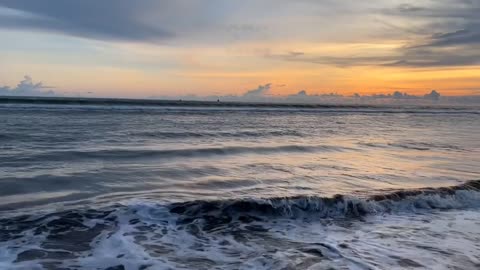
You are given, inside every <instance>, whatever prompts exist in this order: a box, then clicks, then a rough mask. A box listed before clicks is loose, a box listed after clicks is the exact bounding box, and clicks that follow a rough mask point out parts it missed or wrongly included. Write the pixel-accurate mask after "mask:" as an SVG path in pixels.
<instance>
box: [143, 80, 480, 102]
mask: <svg viewBox="0 0 480 270" xmlns="http://www.w3.org/2000/svg"><path fill="white" fill-rule="evenodd" d="M270 91H272V84H270V83H268V84H264V85H260V86H258V87H257V88H256V89H253V90H249V91H246V92H245V93H244V94H241V95H224V96H221V95H215V96H197V95H184V96H155V97H150V98H152V99H163V100H195V101H220V102H262V103H296V104H366V105H368V104H379V105H381V104H397V105H428V104H438V105H451V104H460V105H462V104H463V105H465V104H473V105H476V104H480V96H454V97H452V96H442V95H441V94H440V93H439V92H438V91H436V90H431V92H429V93H426V94H424V95H412V94H409V93H406V92H400V91H393V92H392V93H390V94H373V95H361V94H358V93H355V94H353V95H351V96H344V95H341V94H338V93H326V94H309V93H308V92H307V90H300V91H298V92H297V93H295V94H291V95H286V96H282V95H273V94H272V93H271V92H270Z"/></svg>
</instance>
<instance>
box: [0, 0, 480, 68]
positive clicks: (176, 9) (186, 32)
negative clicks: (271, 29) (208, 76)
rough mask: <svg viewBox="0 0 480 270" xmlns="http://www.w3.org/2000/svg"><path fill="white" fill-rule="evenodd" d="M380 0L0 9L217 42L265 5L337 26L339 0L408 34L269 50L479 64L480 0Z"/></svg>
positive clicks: (150, 36)
mask: <svg viewBox="0 0 480 270" xmlns="http://www.w3.org/2000/svg"><path fill="white" fill-rule="evenodd" d="M379 3H381V5H380V4H379V5H378V6H379V8H377V9H375V8H372V6H373V5H367V4H366V3H363V4H362V3H360V2H358V3H356V1H355V2H350V1H300V0H299V1H298V2H297V1H280V0H276V1H271V0H263V1H258V2H244V3H243V2H240V1H220V0H204V1H199V0H189V1H185V0H177V1H166V0H141V1H131V0H102V1H98V0H82V1H65V0H35V1H33V0H0V8H4V9H7V10H10V11H13V12H10V14H7V15H5V14H3V15H2V14H0V27H2V28H7V29H29V30H32V29H33V30H38V31H47V32H56V33H63V34H66V35H71V36H78V37H85V38H90V39H98V40H107V41H111V40H113V41H116V40H120V41H135V42H153V43H157V42H164V41H170V40H183V41H187V42H188V44H189V45H192V44H193V45H194V44H195V42H196V41H195V40H196V39H195V38H193V36H197V37H198V36H209V37H210V38H206V39H208V40H209V42H213V43H215V44H218V43H219V42H221V41H222V38H225V36H220V35H217V34H215V33H216V32H215V30H214V29H218V28H222V27H224V28H225V27H227V25H228V24H229V22H228V18H231V17H240V18H241V19H243V21H244V23H247V22H248V21H249V19H251V18H249V16H250V15H249V14H250V13H251V12H244V13H242V10H243V11H245V10H254V11H258V12H260V11H265V12H267V11H268V12H269V14H270V15H272V14H276V12H280V11H282V10H283V11H284V10H285V9H287V10H289V12H290V13H288V14H290V15H292V16H297V15H301V14H306V13H308V12H309V11H310V10H317V9H318V8H319V7H320V8H322V10H324V11H325V12H326V11H328V10H330V12H327V13H325V14H323V13H322V14H323V16H327V15H330V16H332V18H331V24H332V25H330V26H329V27H335V25H336V23H339V22H337V21H336V18H337V17H336V16H337V15H338V16H339V17H341V16H340V15H342V14H341V13H340V12H339V11H338V7H345V8H346V10H349V12H350V13H352V15H355V16H357V17H361V18H365V20H368V18H371V17H375V18H377V20H378V22H377V23H378V25H383V26H385V27H386V29H383V30H379V29H376V30H375V32H372V33H369V34H370V35H386V36H388V35H390V37H391V36H392V35H394V36H395V37H397V38H398V37H402V39H405V40H408V41H407V42H406V44H404V46H403V47H401V48H398V49H396V50H393V51H392V52H391V53H389V54H388V55H380V56H365V55H355V56H348V55H347V56H341V57H332V56H331V55H330V56H328V55H327V56H325V55H309V54H306V53H303V52H302V50H301V48H297V49H295V50H294V51H293V52H290V53H285V54H284V55H266V57H273V58H276V59H281V60H285V61H301V62H309V63H316V64H323V65H335V66H342V67H348V66H362V65H377V66H405V67H414V68H415V67H418V68H425V67H451V66H469V65H479V64H480V16H479V15H478V14H480V1H478V0H457V1H454V0H438V1H418V2H417V3H416V4H400V5H397V6H390V7H388V6H389V5H390V4H388V3H389V2H388V1H380V2H379ZM246 7H249V8H250V9H245V8H246ZM289 7H290V8H291V10H290V9H288V8H289ZM293 7H296V9H294V8H293ZM366 7H368V8H366ZM340 10H341V9H340ZM7 13H8V12H7ZM252 16H253V15H252ZM272 16H273V15H272ZM318 16H321V15H320V14H319V15H318ZM287 19H288V18H287ZM339 20H340V19H339ZM257 27H260V26H258V25H250V28H252V29H256V28H257ZM298 27H300V28H301V27H302V25H298ZM305 27H308V25H305ZM299 30H302V29H299ZM372 31H374V30H372ZM212 33H213V36H212ZM270 34H273V35H275V34H274V33H270ZM277 34H278V33H277ZM312 34H314V33H312ZM240 39H241V37H240Z"/></svg>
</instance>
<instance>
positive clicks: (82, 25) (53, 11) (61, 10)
mask: <svg viewBox="0 0 480 270" xmlns="http://www.w3.org/2000/svg"><path fill="white" fill-rule="evenodd" d="M157 2H158V1H154V0H144V1H129V0H102V1H97V0H82V1H64V0H35V1H30V0H0V7H4V8H7V9H9V10H12V11H17V12H15V13H12V15H10V16H0V26H1V27H4V28H18V29H38V30H43V31H50V32H59V33H64V34H68V35H72V36H79V37H86V38H93V39H102V40H111V39H113V40H131V41H154V40H160V39H164V38H167V37H170V36H172V35H173V34H172V33H170V32H168V31H167V30H165V29H163V28H162V27H161V26H157V25H152V24H149V23H147V22H144V21H142V17H141V15H142V14H143V13H145V12H146V11H148V9H149V8H154V7H155V5H156V3H157ZM162 2H163V1H162ZM18 11H20V12H21V13H20V12H18Z"/></svg>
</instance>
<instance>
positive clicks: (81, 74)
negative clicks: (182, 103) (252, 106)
mask: <svg viewBox="0 0 480 270" xmlns="http://www.w3.org/2000/svg"><path fill="white" fill-rule="evenodd" d="M479 14H480V1H479V0H455V1H454V0H435V1H433V0H432V1H429V0H415V1H409V0H389V1H387V0H384V1H379V0H373V1H357V0H343V1H335V0H318V1H315V0H295V1H293V0H291V1H287V0H242V1H237V0H235V1H234V0H203V1H201V0H175V1H173V0H172V1H166V0H140V1H130V0H102V1H97V0H83V1H66V0H36V1H34V0H30V1H29V0H0V87H2V86H9V87H12V88H13V87H15V86H16V85H17V84H18V82H19V81H21V80H22V79H23V77H24V75H29V76H31V77H32V78H33V80H34V81H41V82H43V87H45V86H51V87H52V89H53V90H54V91H56V92H58V93H61V94H64V95H92V96H112V97H149V96H166V95H172V96H179V95H188V94H195V95H230V94H232V95H240V94H242V93H244V92H246V91H248V90H251V89H255V88H256V87H257V86H258V85H264V84H267V83H270V84H271V90H270V92H269V94H271V95H288V94H292V93H296V92H298V91H299V90H307V91H308V92H309V93H318V94H322V93H331V92H335V93H339V94H344V95H351V94H353V93H361V94H375V93H377V94H378V93H391V92H392V91H395V90H399V91H402V92H408V93H410V94H425V93H427V92H429V91H430V90H432V89H436V90H438V91H439V92H441V93H442V94H443V95H478V94H480V16H479Z"/></svg>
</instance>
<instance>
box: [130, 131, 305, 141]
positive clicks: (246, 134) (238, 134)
mask: <svg viewBox="0 0 480 270" xmlns="http://www.w3.org/2000/svg"><path fill="white" fill-rule="evenodd" d="M133 135H138V136H143V137H153V138H175V139H178V138H216V137H227V138H244V137H255V138H257V137H261V138H263V137H277V136H293V137H302V136H303V134H302V133H300V132H298V131H295V130H277V131H240V132H234V131H232V132H229V131H218V132H173V131H172V132H141V133H136V134H133Z"/></svg>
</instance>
